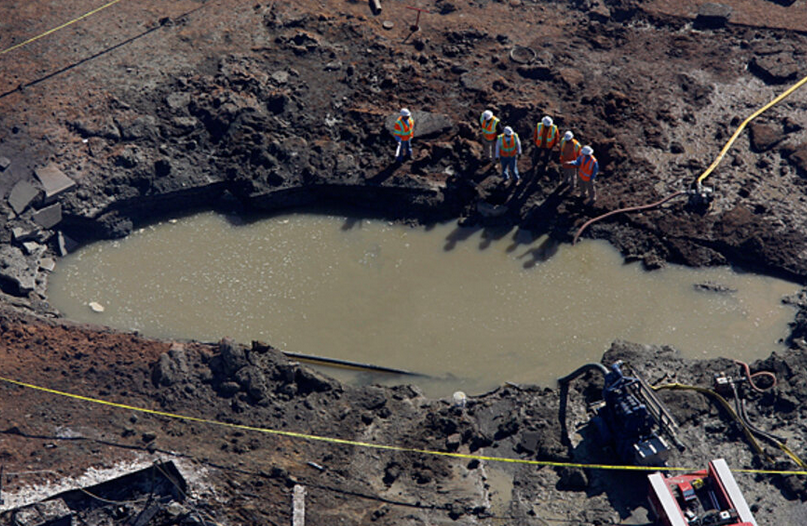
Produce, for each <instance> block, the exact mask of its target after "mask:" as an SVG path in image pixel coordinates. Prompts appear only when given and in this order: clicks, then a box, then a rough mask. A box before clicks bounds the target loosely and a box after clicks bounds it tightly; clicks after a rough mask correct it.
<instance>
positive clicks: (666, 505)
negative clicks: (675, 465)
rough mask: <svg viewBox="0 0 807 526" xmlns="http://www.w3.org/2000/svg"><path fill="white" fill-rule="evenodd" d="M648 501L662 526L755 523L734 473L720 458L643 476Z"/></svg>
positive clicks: (744, 525)
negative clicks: (684, 470) (696, 467)
mask: <svg viewBox="0 0 807 526" xmlns="http://www.w3.org/2000/svg"><path fill="white" fill-rule="evenodd" d="M647 479H648V482H649V483H650V488H649V495H648V500H649V501H650V507H651V509H652V510H653V513H655V515H656V518H657V519H658V522H659V523H660V524H662V525H663V526H757V521H756V520H755V519H754V516H753V514H752V513H751V510H750V508H749V507H748V503H747V502H746V501H745V497H743V494H742V492H741V491H740V488H739V487H738V486H737V482H736V481H735V480H734V475H732V474H731V470H730V469H729V467H728V464H726V461H725V460H723V459H722V458H720V459H717V460H713V461H711V462H709V467H708V468H707V469H704V470H701V471H696V472H694V473H688V474H685V475H677V476H673V477H666V476H665V475H664V474H662V473H653V474H652V475H648V476H647Z"/></svg>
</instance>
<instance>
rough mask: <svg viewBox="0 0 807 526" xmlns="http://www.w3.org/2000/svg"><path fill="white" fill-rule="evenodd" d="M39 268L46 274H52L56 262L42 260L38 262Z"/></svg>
mask: <svg viewBox="0 0 807 526" xmlns="http://www.w3.org/2000/svg"><path fill="white" fill-rule="evenodd" d="M39 268H40V269H42V270H45V271H47V272H53V270H54V269H55V268H56V260H55V259H53V258H42V259H40V260H39Z"/></svg>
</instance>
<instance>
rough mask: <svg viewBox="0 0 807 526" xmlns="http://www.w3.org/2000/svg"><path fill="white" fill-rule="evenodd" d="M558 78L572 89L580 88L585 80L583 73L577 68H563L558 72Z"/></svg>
mask: <svg viewBox="0 0 807 526" xmlns="http://www.w3.org/2000/svg"><path fill="white" fill-rule="evenodd" d="M558 76H559V77H560V80H562V81H563V83H564V84H566V85H567V86H568V87H570V88H576V87H578V86H579V85H581V84H582V83H583V81H584V80H585V75H583V72H582V71H580V70H579V69H576V68H561V69H559V70H558Z"/></svg>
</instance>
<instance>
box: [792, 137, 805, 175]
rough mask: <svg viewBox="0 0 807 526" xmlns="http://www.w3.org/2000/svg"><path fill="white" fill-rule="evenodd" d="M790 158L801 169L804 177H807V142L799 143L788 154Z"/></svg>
mask: <svg viewBox="0 0 807 526" xmlns="http://www.w3.org/2000/svg"><path fill="white" fill-rule="evenodd" d="M788 160H789V161H790V162H791V163H792V164H793V165H794V166H795V167H796V168H798V169H799V172H800V175H801V176H802V177H807V143H805V144H801V145H799V146H798V147H797V148H796V149H795V151H793V153H791V154H790V155H789V156H788Z"/></svg>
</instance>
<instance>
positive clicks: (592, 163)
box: [565, 146, 600, 204]
mask: <svg viewBox="0 0 807 526" xmlns="http://www.w3.org/2000/svg"><path fill="white" fill-rule="evenodd" d="M565 164H566V165H567V166H577V177H578V179H579V182H580V189H581V191H582V192H583V195H584V196H586V195H587V196H588V203H589V204H590V203H593V202H594V200H595V199H597V194H596V191H595V190H594V179H596V177H597V174H598V173H599V171H600V164H599V163H598V162H597V158H596V157H594V150H593V149H592V148H591V146H583V149H581V150H580V156H579V157H578V158H577V159H576V160H574V161H572V162H566V163H565Z"/></svg>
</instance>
